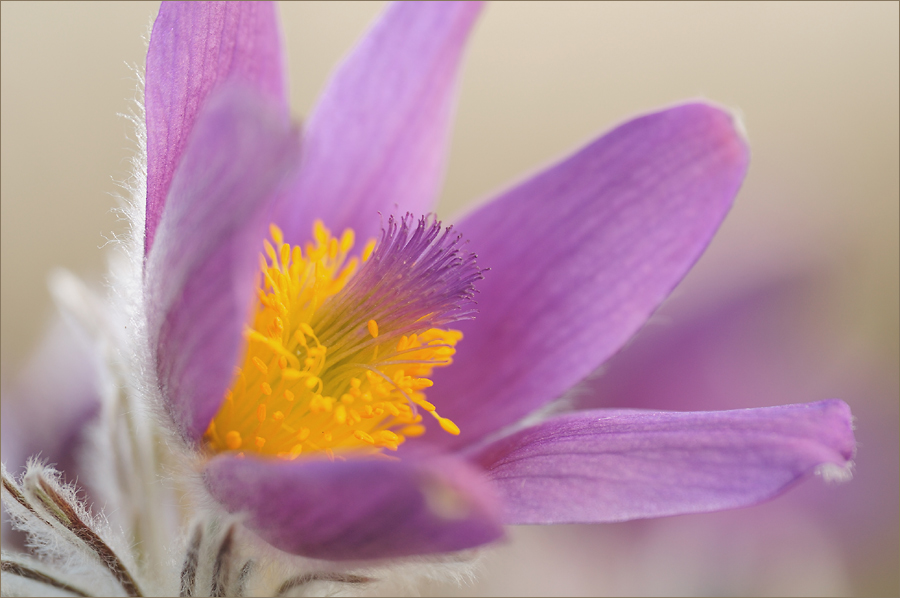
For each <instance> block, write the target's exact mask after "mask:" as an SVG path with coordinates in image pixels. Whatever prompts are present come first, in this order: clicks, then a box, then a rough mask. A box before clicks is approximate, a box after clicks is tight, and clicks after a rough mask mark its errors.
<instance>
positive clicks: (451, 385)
mask: <svg viewBox="0 0 900 598" xmlns="http://www.w3.org/2000/svg"><path fill="white" fill-rule="evenodd" d="M747 160H748V153H747V147H746V145H745V144H744V141H743V139H742V138H741V137H740V135H739V134H738V132H737V131H736V130H735V124H734V122H733V121H732V117H731V115H730V114H728V113H726V112H724V111H722V110H720V109H719V108H716V107H713V106H710V105H708V104H702V103H694V104H687V105H683V106H678V107H675V108H671V109H668V110H664V111H662V112H657V113H655V114H650V115H647V116H643V117H640V118H636V119H634V120H632V121H630V122H627V123H625V124H624V125H621V126H619V127H618V128H616V129H614V130H613V131H611V132H610V133H608V134H606V135H604V136H603V137H601V138H600V139H598V140H596V141H594V142H593V143H591V144H590V145H588V146H587V147H585V148H584V149H582V150H580V151H579V152H577V153H576V154H575V155H573V156H571V157H569V158H567V159H566V160H564V161H563V162H561V163H559V164H557V165H555V166H553V167H551V168H549V169H547V170H545V171H544V172H542V173H540V174H538V175H537V176H535V177H533V178H531V179H530V180H528V181H526V182H525V183H522V184H521V185H519V186H517V187H515V188H513V189H512V190H510V191H507V192H506V193H503V194H502V195H501V196H500V197H498V198H497V199H496V200H494V201H493V202H491V203H489V204H488V205H486V206H484V207H482V208H481V209H479V210H477V211H476V212H474V213H473V214H471V215H469V216H468V217H467V218H465V219H464V220H463V221H462V222H460V223H459V225H458V230H459V231H460V232H461V233H462V234H463V235H465V237H466V238H467V239H469V240H470V242H471V247H472V250H473V251H474V252H475V253H477V254H478V263H479V265H480V266H483V267H486V268H488V269H489V270H490V271H489V272H486V273H485V278H484V280H483V281H481V283H479V285H478V291H479V294H478V296H477V301H478V311H479V314H478V315H477V316H476V318H475V320H474V321H468V322H463V323H461V324H460V326H459V328H460V330H461V331H462V332H463V334H464V338H463V341H462V342H461V343H460V345H459V350H458V353H457V354H456V357H455V358H454V361H455V363H454V365H453V366H452V367H450V368H445V369H444V370H443V371H439V372H436V375H435V377H434V378H435V380H434V382H435V385H434V387H433V388H432V389H430V396H429V400H430V401H431V402H433V403H434V404H435V405H438V406H439V407H440V408H441V410H442V414H444V413H446V416H447V417H449V418H450V419H452V420H453V421H455V422H456V423H457V424H458V425H459V427H460V428H461V429H462V434H461V435H460V436H458V437H456V439H455V442H456V443H457V444H458V445H459V444H465V443H472V442H475V441H477V440H479V439H480V438H482V437H483V436H484V435H485V434H487V433H489V432H491V431H493V430H496V429H498V428H500V427H501V426H504V425H506V424H510V423H512V422H515V421H517V420H518V419H520V418H521V417H523V416H524V415H525V414H527V413H529V412H530V411H532V410H534V409H536V408H538V407H540V406H541V405H544V404H545V403H547V402H549V401H551V400H553V399H555V398H558V397H559V396H560V395H561V394H562V393H563V392H565V391H566V390H568V389H569V388H570V387H571V386H572V385H574V384H575V383H576V382H578V381H579V380H581V379H583V378H584V377H585V376H586V375H587V374H588V373H590V372H591V371H592V370H594V369H595V368H596V367H597V366H598V365H600V364H601V363H602V362H603V361H605V360H606V359H607V358H608V357H609V356H610V355H612V354H613V353H614V352H615V351H616V350H618V349H619V347H621V346H622V345H623V344H624V343H625V341H626V340H628V338H629V337H631V335H633V334H634V333H635V331H637V329H638V328H640V326H641V325H643V323H644V322H645V321H646V320H647V318H648V317H649V316H650V314H651V313H652V312H653V310H655V309H656V307H657V306H658V305H659V304H660V303H661V302H662V301H663V299H665V298H666V296H667V295H668V294H669V293H670V292H671V290H672V288H673V287H674V286H675V285H676V284H678V282H679V281H680V280H681V278H682V277H683V276H684V275H685V273H686V272H687V271H688V269H689V268H690V267H691V266H692V265H693V263H694V262H695V261H696V260H697V258H698V257H699V256H700V254H701V253H702V252H703V250H704V249H705V248H706V246H707V244H708V243H709V241H710V238H711V237H712V235H713V233H714V232H715V231H716V229H717V228H718V226H719V224H720V223H721V221H722V219H723V218H724V217H725V214H726V213H727V212H728V209H729V208H730V207H731V202H732V200H733V199H734V196H735V194H736V193H737V191H738V188H739V187H740V185H741V182H742V181H743V178H744V173H745V171H746V168H747Z"/></svg>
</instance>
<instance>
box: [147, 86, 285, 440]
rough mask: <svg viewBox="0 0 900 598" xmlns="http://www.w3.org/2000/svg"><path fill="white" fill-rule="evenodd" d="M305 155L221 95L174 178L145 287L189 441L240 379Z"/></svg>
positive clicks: (242, 99) (151, 329) (169, 401)
mask: <svg viewBox="0 0 900 598" xmlns="http://www.w3.org/2000/svg"><path fill="white" fill-rule="evenodd" d="M298 158H299V135H297V133H296V131H294V130H293V129H292V128H291V127H290V125H289V123H287V122H286V121H285V120H284V119H283V118H282V117H281V114H280V112H279V111H278V110H277V109H275V108H274V107H272V106H270V105H269V104H268V103H267V102H265V101H264V100H263V99H262V98H261V97H259V96H257V95H255V94H253V93H251V92H249V91H248V90H246V89H243V88H223V89H222V90H221V91H220V92H218V93H217V94H216V95H215V96H214V97H211V98H210V100H209V101H208V102H207V104H206V106H205V107H204V109H203V111H202V113H201V114H200V117H199V118H198V119H197V123H196V125H195V131H194V134H193V135H192V136H191V140H190V142H189V143H188V147H187V149H186V150H185V153H184V157H183V159H182V160H181V163H180V164H179V167H178V171H177V172H176V173H175V177H174V178H173V180H172V189H171V192H170V193H169V202H168V204H167V205H166V209H165V211H164V212H163V215H162V219H161V220H160V223H159V228H158V229H157V232H156V242H155V243H154V245H153V249H152V250H151V252H150V255H149V256H148V257H147V265H146V276H145V279H144V289H145V303H146V310H147V320H148V322H147V324H148V334H149V337H150V347H151V350H152V351H153V353H154V356H153V358H154V360H155V366H156V373H157V376H158V381H159V385H160V390H161V391H162V396H163V399H164V401H165V407H166V410H167V411H168V413H169V414H170V415H171V416H172V418H173V420H174V422H175V424H176V427H177V429H178V430H179V432H181V434H182V435H183V436H184V437H185V438H186V439H187V440H196V439H199V438H200V436H201V435H202V434H203V433H204V431H205V430H206V428H207V426H208V425H209V422H210V421H211V420H212V417H213V416H214V415H215V412H216V410H217V409H218V408H219V405H220V403H221V401H222V398H223V396H224V394H225V391H226V390H227V388H228V386H229V384H230V383H231V381H232V378H233V375H234V366H235V364H237V360H238V357H239V355H238V352H239V349H240V346H241V343H242V341H243V338H242V331H243V328H244V325H245V323H246V322H247V320H248V318H249V315H250V311H249V310H250V302H251V299H252V297H253V285H254V278H255V276H256V275H257V272H258V268H259V265H258V264H259V253H260V251H261V248H262V240H263V238H264V236H265V227H266V225H267V224H268V223H269V221H270V219H271V206H272V203H273V199H274V197H275V196H276V195H277V192H278V188H279V185H280V184H281V183H282V181H283V180H285V178H287V177H288V176H289V173H290V172H291V171H292V169H294V168H295V167H296V164H297V162H298Z"/></svg>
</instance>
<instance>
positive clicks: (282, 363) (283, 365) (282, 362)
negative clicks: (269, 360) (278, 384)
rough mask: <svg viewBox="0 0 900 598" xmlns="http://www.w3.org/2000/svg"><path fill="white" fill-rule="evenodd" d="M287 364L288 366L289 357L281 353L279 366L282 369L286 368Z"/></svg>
mask: <svg viewBox="0 0 900 598" xmlns="http://www.w3.org/2000/svg"><path fill="white" fill-rule="evenodd" d="M287 366H288V363H287V357H285V356H284V355H279V356H278V367H279V368H281V369H284V368H286V367H287Z"/></svg>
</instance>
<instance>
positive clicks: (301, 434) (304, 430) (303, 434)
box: [297, 428, 309, 442]
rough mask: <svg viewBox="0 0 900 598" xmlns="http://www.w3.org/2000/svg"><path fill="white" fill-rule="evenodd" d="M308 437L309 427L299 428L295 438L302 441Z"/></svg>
mask: <svg viewBox="0 0 900 598" xmlns="http://www.w3.org/2000/svg"><path fill="white" fill-rule="evenodd" d="M307 438H309V428H300V431H299V432H297V440H299V441H300V442H303V441H304V440H306V439H307Z"/></svg>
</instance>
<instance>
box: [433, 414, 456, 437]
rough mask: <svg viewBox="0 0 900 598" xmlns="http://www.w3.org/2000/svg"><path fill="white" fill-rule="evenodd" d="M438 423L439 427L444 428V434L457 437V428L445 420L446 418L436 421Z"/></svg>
mask: <svg viewBox="0 0 900 598" xmlns="http://www.w3.org/2000/svg"><path fill="white" fill-rule="evenodd" d="M438 423H439V424H441V427H442V428H444V431H445V432H449V433H450V434H453V435H454V436H459V426H457V425H456V424H454V423H453V422H452V421H450V420H449V419H447V418H446V417H442V418H440V419H439V420H438Z"/></svg>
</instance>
